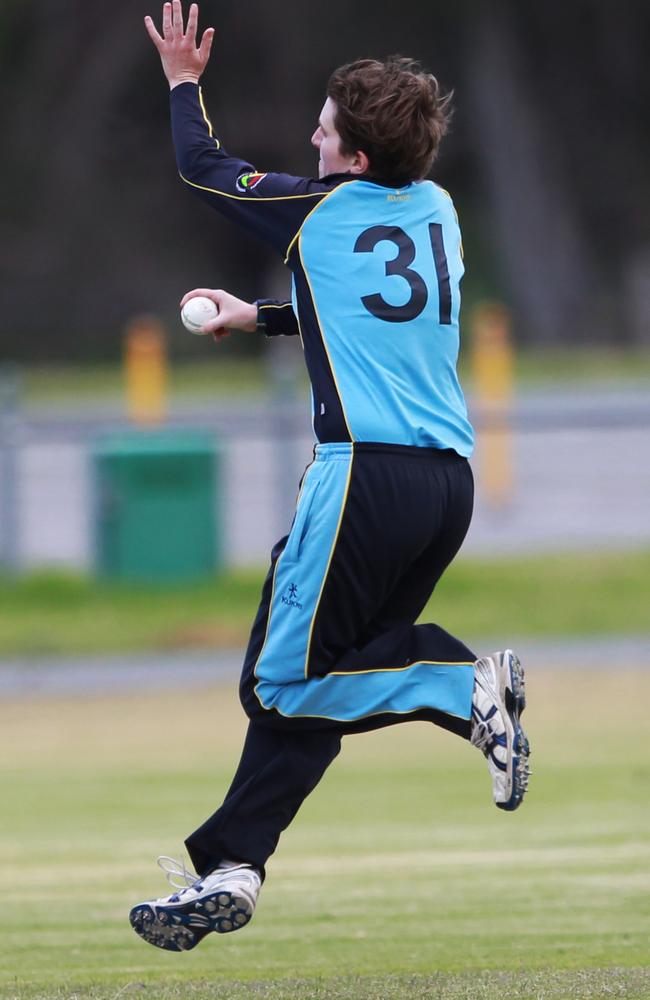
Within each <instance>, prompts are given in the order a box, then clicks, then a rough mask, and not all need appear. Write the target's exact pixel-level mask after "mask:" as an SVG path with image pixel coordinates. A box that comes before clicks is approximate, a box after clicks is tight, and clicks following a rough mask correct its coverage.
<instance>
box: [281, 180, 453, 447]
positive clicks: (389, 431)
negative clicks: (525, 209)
mask: <svg viewBox="0 0 650 1000" xmlns="http://www.w3.org/2000/svg"><path fill="white" fill-rule="evenodd" d="M297 257H298V261H297V264H299V266H300V267H301V269H302V270H303V272H304V275H305V278H306V283H307V285H308V287H309V290H310V292H311V298H312V301H313V306H314V312H315V318H316V321H317V323H318V326H319V328H320V334H321V337H322V343H323V347H324V349H325V352H326V354H327V357H328V360H329V367H330V368H331V372H332V378H333V380H334V383H335V386H336V390H337V395H338V397H339V399H340V402H341V409H342V415H343V419H344V421H345V425H346V430H347V435H348V436H347V438H346V439H347V440H352V441H383V442H385V443H391V444H403V445H413V446H417V447H425V448H453V449H454V450H455V451H457V452H458V454H460V455H463V456H469V455H470V454H471V452H472V447H473V433H472V428H471V426H470V424H469V422H468V419H467V409H466V406H465V400H464V398H463V394H462V391H461V388H460V385H459V383H458V378H457V375H456V361H457V357H458V349H459V330H458V314H459V310H460V291H459V284H460V280H461V278H462V275H463V272H464V267H463V262H462V249H461V236H460V230H459V228H458V222H457V218H456V213H455V210H454V206H453V203H452V201H451V198H450V197H449V195H448V194H447V193H446V192H445V191H443V190H442V189H441V188H440V187H438V186H437V185H435V184H433V183H431V182H430V181H424V182H421V183H414V184H410V185H408V186H407V187H405V188H401V189H400V190H394V189H389V188H386V187H384V186H381V185H379V184H373V183H370V182H367V181H355V182H353V183H349V184H344V185H341V186H340V187H338V188H336V189H335V190H334V191H333V192H332V193H331V194H330V195H329V196H328V197H327V198H325V199H324V200H323V201H322V202H321V203H320V204H319V206H318V208H317V209H316V210H315V211H314V212H312V214H311V215H309V216H308V218H307V219H306V221H305V223H304V225H303V227H302V230H301V232H300V235H299V238H298V248H297ZM298 287H299V286H298ZM297 290H298V288H297ZM295 308H297V309H298V310H300V296H299V295H296V305H295ZM303 339H304V333H303ZM305 349H306V350H307V343H305ZM313 387H314V393H315V407H316V409H317V410H318V408H319V399H318V382H316V383H315V384H314V383H313ZM325 405H326V404H325ZM320 406H321V409H322V407H323V404H322V402H321V404H320ZM317 415H318V416H320V417H321V418H322V417H324V416H325V414H324V413H322V412H321V413H318V414H317Z"/></svg>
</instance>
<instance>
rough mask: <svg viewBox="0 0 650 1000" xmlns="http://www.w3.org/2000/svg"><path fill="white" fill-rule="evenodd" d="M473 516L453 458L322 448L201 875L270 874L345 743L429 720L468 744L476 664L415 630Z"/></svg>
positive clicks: (251, 675)
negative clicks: (216, 871)
mask: <svg viewBox="0 0 650 1000" xmlns="http://www.w3.org/2000/svg"><path fill="white" fill-rule="evenodd" d="M472 505H473V479H472V473H471V469H470V466H469V463H468V462H467V461H466V459H464V458H461V457H460V456H459V455H457V454H456V453H455V452H454V451H450V450H445V451H442V450H437V449H424V448H410V447H402V446H398V445H383V444H354V445H351V444H336V445H318V446H317V448H316V452H315V461H314V462H313V463H312V465H310V466H309V467H308V469H307V472H306V474H305V476H304V477H303V481H302V486H301V491H300V494H299V498H298V503H297V507H296V514H295V517H294V522H293V525H292V528H291V532H290V533H289V535H288V536H287V537H285V538H283V539H281V541H280V542H278V544H277V545H276V546H275V548H274V550H273V553H272V561H271V568H270V570H269V574H268V576H267V579H266V581H265V583H264V587H263V590H262V598H261V601H260V606H259V609H258V613H257V616H256V619H255V622H254V625H253V628H252V631H251V637H250V642H249V646H248V650H247V653H246V657H245V661H244V668H243V672H242V678H241V685H240V696H241V701H242V704H243V706H244V709H245V711H246V713H247V715H248V717H249V728H248V733H247V736H246V740H245V743H244V749H243V753H242V757H241V761H240V764H239V767H238V769H237V772H236V774H235V777H234V779H233V782H232V784H231V786H230V789H229V790H228V793H227V795H226V798H225V800H224V802H223V804H222V806H221V807H220V808H219V809H218V810H217V811H216V812H215V813H214V814H213V815H212V816H211V817H210V818H209V819H208V820H207V821H206V822H205V823H204V824H203V825H202V826H201V827H200V828H199V829H198V830H196V831H195V832H194V833H193V834H191V835H190V836H189V837H188V838H187V840H186V846H187V849H188V852H189V854H190V857H191V859H192V862H193V863H194V866H195V868H196V870H197V872H198V873H199V874H205V873H206V872H207V871H210V870H211V869H212V868H214V867H215V866H216V865H217V864H218V863H219V861H220V860H222V859H225V858H227V859H231V860H236V861H246V862H249V863H250V864H252V865H254V866H255V867H257V868H259V869H260V870H261V871H262V873H263V874H264V870H265V864H266V861H267V860H268V858H269V857H270V855H271V854H272V853H273V851H274V850H275V848H276V846H277V843H278V839H279V837H280V834H281V833H282V831H283V830H284V829H285V828H286V827H287V826H288V824H289V823H290V822H291V820H292V819H293V817H294V816H295V814H296V812H297V811H298V809H299V807H300V805H301V803H302V802H303V801H304V799H305V798H306V796H307V795H308V794H309V793H310V792H311V791H312V789H313V788H314V787H315V786H316V785H317V783H318V781H319V780H320V778H321V777H322V775H323V774H324V772H325V770H326V769H327V767H328V766H329V764H330V763H331V762H332V760H333V759H334V758H335V757H336V755H337V754H338V752H339V750H340V747H341V738H342V736H344V735H348V734H351V733H356V732H364V731H368V730H371V729H376V728H380V727H384V726H388V725H394V724H396V723H398V722H404V721H408V720H413V719H425V720H428V721H431V722H433V723H435V724H437V725H439V726H442V727H444V728H445V729H448V730H450V731H452V732H454V733H456V734H457V735H459V736H461V737H464V738H469V731H470V722H469V720H470V715H471V695H472V689H473V677H474V670H473V663H474V660H475V659H476V656H475V654H474V653H473V652H472V651H471V650H470V649H468V648H467V646H465V645H464V644H463V643H462V642H461V641H460V640H458V639H456V638H454V637H453V636H452V635H450V634H449V633H448V632H446V631H445V630H444V629H442V628H441V627H439V626H438V625H434V624H415V622H416V621H417V619H418V618H419V616H420V615H421V613H422V611H423V609H424V606H425V604H426V603H427V601H428V599H429V597H430V596H431V593H432V592H433V590H434V588H435V585H436V583H437V582H438V580H439V579H440V576H441V575H442V573H443V572H444V570H445V569H446V567H447V566H448V565H449V563H450V562H451V560H452V559H453V558H454V556H455V555H456V553H457V551H458V549H459V548H460V545H461V544H462V541H463V539H464V537H465V534H466V532H467V529H468V527H469V523H470V520H471V514H472Z"/></svg>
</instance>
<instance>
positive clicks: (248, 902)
mask: <svg viewBox="0 0 650 1000" xmlns="http://www.w3.org/2000/svg"><path fill="white" fill-rule="evenodd" d="M158 864H159V865H160V867H161V868H162V869H163V871H164V872H165V873H166V875H167V879H168V881H169V884H170V885H171V886H172V888H174V889H175V890H176V891H175V892H173V893H172V894H171V896H163V897H161V898H160V899H152V900H148V901H147V902H144V903H138V905H137V906H134V907H133V909H132V910H131V912H130V914H129V920H130V921H131V926H132V927H133V930H134V931H135V932H136V934H139V935H140V937H142V938H144V940H145V941H148V942H149V944H153V945H155V947H156V948H165V949H166V950H167V951H189V950H190V949H191V948H194V947H196V945H197V944H198V943H199V941H202V940H203V938H204V937H205V936H206V934H210V933H211V932H212V931H215V932H216V933H217V934H227V933H228V932H229V931H236V930H239V928H240V927H245V925H246V924H247V923H248V921H249V920H250V919H251V917H252V916H253V911H254V910H255V904H256V903H257V897H258V894H259V891H260V885H261V878H260V874H259V872H258V870H257V869H256V868H252V867H251V866H250V865H233V866H231V867H228V868H217V869H216V870H215V871H213V872H210V874H209V875H205V876H204V877H202V878H201V877H199V876H198V875H195V874H194V873H193V872H190V871H188V870H187V868H186V867H185V865H184V864H182V865H181V864H179V863H178V862H177V861H174V859H173V858H167V857H160V858H158ZM178 879H181V880H182V881H181V882H179V881H178Z"/></svg>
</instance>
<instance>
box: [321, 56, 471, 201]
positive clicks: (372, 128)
mask: <svg viewBox="0 0 650 1000" xmlns="http://www.w3.org/2000/svg"><path fill="white" fill-rule="evenodd" d="M450 99H451V95H449V94H447V95H445V94H443V93H442V92H441V90H440V87H439V85H438V81H437V80H436V78H435V76H432V75H431V74H430V73H426V72H425V71H424V70H423V69H422V67H421V66H420V64H419V63H417V62H415V61H414V60H412V59H406V58H404V57H402V56H389V57H388V59H386V60H384V61H381V62H380V61H378V60H376V59H359V60H357V61H356V62H352V63H348V64H347V65H346V66H341V67H340V68H339V69H337V70H335V71H334V73H332V76H331V77H330V80H329V83H328V85H327V101H326V102H325V105H324V107H323V110H322V112H321V116H320V119H319V125H318V128H317V130H316V132H315V133H314V135H313V136H312V143H313V144H314V146H316V147H317V149H318V150H319V152H320V160H319V165H318V167H319V175H320V176H321V177H323V176H325V175H327V174H333V173H352V174H368V175H370V176H373V177H377V178H379V179H381V180H384V181H389V182H390V183H393V184H394V185H395V186H396V187H398V186H400V185H402V184H406V183H408V182H409V181H414V180H420V179H421V178H422V177H426V175H427V174H428V173H429V171H430V169H431V166H432V164H433V161H434V159H435V157H436V153H437V152H438V146H439V145H440V141H441V139H442V137H443V136H444V134H445V132H446V131H447V127H448V124H449V118H450V107H449V104H450Z"/></svg>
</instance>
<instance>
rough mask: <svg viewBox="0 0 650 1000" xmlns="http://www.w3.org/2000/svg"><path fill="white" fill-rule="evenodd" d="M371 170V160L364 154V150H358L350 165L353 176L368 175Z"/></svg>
mask: <svg viewBox="0 0 650 1000" xmlns="http://www.w3.org/2000/svg"><path fill="white" fill-rule="evenodd" d="M369 169H370V160H369V159H368V157H367V156H366V154H365V153H364V152H363V150H362V149H358V150H357V151H356V153H355V154H354V157H353V159H352V163H351V164H350V173H351V174H367V173H368V170H369Z"/></svg>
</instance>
